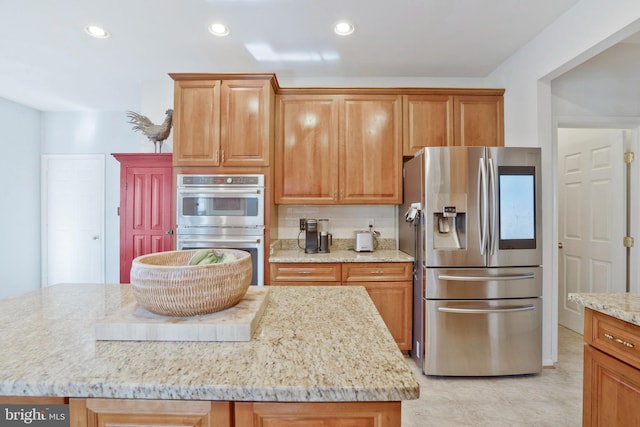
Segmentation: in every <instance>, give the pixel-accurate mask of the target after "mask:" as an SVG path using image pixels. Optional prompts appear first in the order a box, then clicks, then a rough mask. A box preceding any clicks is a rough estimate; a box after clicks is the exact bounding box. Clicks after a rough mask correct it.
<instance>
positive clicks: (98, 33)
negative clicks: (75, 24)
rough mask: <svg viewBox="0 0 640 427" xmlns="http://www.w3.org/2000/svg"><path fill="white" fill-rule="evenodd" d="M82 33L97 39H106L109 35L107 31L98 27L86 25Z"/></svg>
mask: <svg viewBox="0 0 640 427" xmlns="http://www.w3.org/2000/svg"><path fill="white" fill-rule="evenodd" d="M84 31H85V32H86V33H87V34H89V35H90V36H92V37H95V38H97V39H106V38H108V37H109V36H110V35H111V34H109V32H108V31H107V30H105V29H104V28H102V27H100V26H98V25H87V26H86V27H84Z"/></svg>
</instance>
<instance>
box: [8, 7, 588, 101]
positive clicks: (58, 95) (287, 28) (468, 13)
mask: <svg viewBox="0 0 640 427" xmlns="http://www.w3.org/2000/svg"><path fill="white" fill-rule="evenodd" d="M577 2H578V0H536V1H532V0H153V1H151V0H147V1H143V0H54V1H52V0H20V1H12V0H0V11H1V12H0V97H3V98H6V99H9V100H13V101H16V102H18V103H21V104H24V105H27V106H29V107H32V108H36V109H39V110H43V111H61V110H83V109H96V110H125V109H126V110H130V109H136V108H138V107H139V103H140V94H141V85H142V82H146V81H163V80H164V79H167V78H168V77H167V74H168V73H173V72H269V73H271V72H275V73H276V74H277V75H278V77H284V78H287V77H290V78H326V77H334V78H341V77H343V78H346V77H349V78H354V77H393V78H398V79H401V78H403V77H425V78H438V77H454V78H457V77H459V78H465V77H467V78H482V77H486V76H487V75H488V74H490V73H491V71H493V70H494V69H495V68H496V67H497V66H498V65H499V64H501V63H502V62H503V61H504V60H506V59H507V58H508V57H509V56H510V55H512V54H513V53H514V52H515V51H516V50H518V49H519V48H520V47H521V46H523V45H524V44H526V43H527V42H528V41H529V40H530V39H532V38H533V37H534V36H535V35H536V34H537V33H539V32H540V31H541V30H543V29H544V28H545V27H546V26H547V25H549V24H550V23H551V22H552V21H554V20H555V19H556V18H557V17H558V16H560V15H561V14H562V13H564V12H565V11H566V10H567V9H569V8H570V7H572V6H573V5H574V4H575V3H577ZM341 19H349V20H351V21H353V22H354V23H355V25H356V27H357V31H356V32H355V33H354V34H353V35H351V36H348V37H341V36H337V35H336V34H334V33H333V31H332V27H333V25H334V24H335V23H336V22H337V21H338V20H341ZM214 21H221V22H224V23H226V24H227V25H229V26H230V27H231V34H230V35H229V36H228V37H225V38H221V37H215V36H213V35H211V34H210V33H209V32H208V31H207V26H208V25H209V24H210V23H212V22H214ZM87 24H99V25H102V26H104V27H105V28H106V29H108V30H109V31H110V32H111V34H112V36H111V37H110V38H109V39H106V40H98V39H93V38H91V37H89V36H88V35H86V34H85V33H84V31H83V28H84V26H85V25H87ZM251 44H263V45H266V46H268V47H269V48H270V49H272V51H273V52H275V53H276V54H279V55H284V56H286V57H287V59H285V60H267V61H265V60H262V61H259V60H256V59H255V58H254V57H253V56H252V54H251V53H250V52H249V50H248V49H247V45H251Z"/></svg>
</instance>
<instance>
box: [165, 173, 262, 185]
mask: <svg viewBox="0 0 640 427" xmlns="http://www.w3.org/2000/svg"><path fill="white" fill-rule="evenodd" d="M219 186H224V187H227V186H230V187H264V175H178V187H219Z"/></svg>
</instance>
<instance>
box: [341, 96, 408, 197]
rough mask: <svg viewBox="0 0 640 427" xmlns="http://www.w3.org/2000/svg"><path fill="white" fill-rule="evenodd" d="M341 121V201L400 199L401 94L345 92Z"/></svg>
mask: <svg viewBox="0 0 640 427" xmlns="http://www.w3.org/2000/svg"><path fill="white" fill-rule="evenodd" d="M341 107H342V114H341V118H340V119H341V122H340V126H339V129H340V164H339V170H340V176H339V181H340V195H339V199H340V203H359V204H371V203H380V204H384V203H389V204H393V203H401V202H402V96H400V95H346V96H344V97H343V98H342V106H341Z"/></svg>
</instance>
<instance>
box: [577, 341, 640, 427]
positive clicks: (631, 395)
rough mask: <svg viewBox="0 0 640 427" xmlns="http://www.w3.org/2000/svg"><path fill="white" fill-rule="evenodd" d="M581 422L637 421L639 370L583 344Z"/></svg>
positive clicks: (616, 423)
mask: <svg viewBox="0 0 640 427" xmlns="http://www.w3.org/2000/svg"><path fill="white" fill-rule="evenodd" d="M583 392H584V393H583V408H582V411H583V415H582V425H583V426H585V427H589V426H602V427H605V426H638V425H640V411H639V410H638V408H639V407H640V371H639V370H638V369H634V368H632V367H631V366H629V365H627V364H626V363H622V362H620V361H619V360H617V359H615V358H613V357H611V356H609V355H607V354H605V353H603V352H601V351H598V350H596V349H595V348H593V347H591V346H590V345H585V346H584V390H583Z"/></svg>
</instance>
